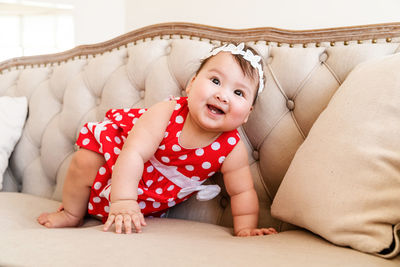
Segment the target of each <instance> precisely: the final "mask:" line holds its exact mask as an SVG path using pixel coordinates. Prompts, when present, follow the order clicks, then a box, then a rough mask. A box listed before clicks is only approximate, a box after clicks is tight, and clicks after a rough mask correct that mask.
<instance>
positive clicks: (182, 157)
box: [179, 155, 187, 160]
mask: <svg viewBox="0 0 400 267" xmlns="http://www.w3.org/2000/svg"><path fill="white" fill-rule="evenodd" d="M179 159H180V160H185V159H187V155H182V156H180V157H179Z"/></svg>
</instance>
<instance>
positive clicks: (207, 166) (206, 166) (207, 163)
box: [201, 161, 211, 170]
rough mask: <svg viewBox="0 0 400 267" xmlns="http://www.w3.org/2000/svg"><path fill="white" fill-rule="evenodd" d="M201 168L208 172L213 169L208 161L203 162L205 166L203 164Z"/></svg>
mask: <svg viewBox="0 0 400 267" xmlns="http://www.w3.org/2000/svg"><path fill="white" fill-rule="evenodd" d="M201 167H203V169H206V170H207V169H209V168H211V163H210V162H208V161H206V162H203V164H201Z"/></svg>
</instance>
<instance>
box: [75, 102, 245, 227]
mask: <svg viewBox="0 0 400 267" xmlns="http://www.w3.org/2000/svg"><path fill="white" fill-rule="evenodd" d="M175 100H176V106H175V110H174V112H173V113H172V116H171V119H170V121H169V124H168V126H167V129H166V131H165V134H164V138H163V140H162V142H161V143H160V145H159V148H158V150H157V151H156V153H155V154H154V156H153V157H152V158H151V159H150V160H149V161H148V162H146V163H145V164H144V171H143V175H142V178H141V180H140V181H139V185H138V204H139V207H140V208H141V211H142V213H143V214H144V215H145V216H149V215H151V216H161V215H162V214H163V212H164V211H165V210H166V209H168V208H170V207H173V206H175V205H176V204H178V203H180V202H182V201H184V200H186V199H188V198H189V197H190V196H191V195H193V194H194V193H196V192H197V198H198V199H199V200H208V199H211V198H213V197H215V196H216V195H217V194H218V193H219V191H220V188H219V187H218V186H217V185H202V183H203V182H204V181H205V180H207V178H209V177H211V176H212V175H213V174H214V173H215V172H217V171H219V169H220V168H221V165H222V163H223V162H224V160H225V158H226V156H227V155H228V154H229V153H230V152H231V151H232V149H233V148H234V147H235V145H236V144H237V143H238V141H239V140H240V136H239V133H238V131H237V130H233V131H230V132H224V133H222V134H221V135H219V137H218V138H217V139H216V140H215V141H213V142H212V143H211V144H210V145H208V146H206V147H201V148H194V149H187V148H184V147H182V146H181V145H180V144H179V135H180V133H181V131H182V128H183V125H184V123H185V120H186V116H187V114H188V111H189V110H188V105H187V98H186V97H180V98H176V99H175ZM144 112H146V109H113V110H109V111H108V112H107V113H106V119H105V120H104V121H103V122H95V123H87V124H85V125H84V127H83V128H82V130H81V132H80V134H79V137H78V140H77V142H76V143H77V145H78V146H80V147H82V148H85V149H89V150H92V151H95V152H97V153H100V154H102V155H103V156H104V159H105V164H104V165H103V166H102V167H100V169H99V170H98V172H97V175H96V178H95V180H94V182H93V186H92V188H91V194H90V199H89V204H88V212H89V214H92V215H96V216H99V217H101V218H102V219H103V222H105V221H106V220H107V217H108V212H109V205H110V204H109V195H110V190H111V174H112V170H113V168H114V164H115V162H116V160H117V158H118V155H119V154H120V152H121V149H122V146H123V144H124V142H125V140H126V138H127V136H128V133H129V131H130V130H131V128H132V127H133V125H134V124H135V122H136V121H137V120H138V119H139V117H140V116H141V115H142V114H143V113H144Z"/></svg>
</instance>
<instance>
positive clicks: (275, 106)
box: [0, 23, 400, 267]
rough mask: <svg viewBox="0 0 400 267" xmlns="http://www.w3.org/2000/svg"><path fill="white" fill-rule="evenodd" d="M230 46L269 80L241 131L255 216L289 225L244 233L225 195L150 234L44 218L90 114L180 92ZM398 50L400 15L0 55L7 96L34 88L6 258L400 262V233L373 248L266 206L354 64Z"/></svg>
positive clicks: (2, 247) (178, 28) (172, 215)
mask: <svg viewBox="0 0 400 267" xmlns="http://www.w3.org/2000/svg"><path fill="white" fill-rule="evenodd" d="M227 41H235V42H242V41H243V42H246V43H248V44H249V45H251V46H253V47H254V48H255V49H256V50H257V51H259V52H260V54H261V55H262V56H263V58H264V61H265V64H266V67H265V73H266V80H267V82H266V89H265V90H264V92H263V93H262V95H261V96H260V98H259V100H258V102H257V103H256V106H255V108H254V111H253V112H252V114H251V117H250V119H249V121H248V123H247V124H246V125H244V127H243V128H242V129H240V132H241V134H242V136H243V140H245V142H246V144H247V147H248V152H249V159H250V164H251V170H252V174H253V178H254V183H255V186H256V190H257V193H258V196H259V201H260V216H259V225H260V226H263V227H270V226H272V227H275V228H276V229H278V230H279V231H280V233H279V234H277V235H271V236H262V237H250V238H238V237H234V236H233V235H232V228H231V227H232V218H231V213H230V205H229V199H228V197H227V194H226V193H225V192H224V193H221V194H220V195H219V196H218V197H217V198H215V199H213V200H211V201H207V202H199V201H197V200H196V199H195V198H194V199H190V200H188V201H187V202H185V203H183V204H181V205H179V206H177V207H175V208H172V209H171V210H170V211H169V212H168V214H167V218H148V219H147V223H148V226H146V227H145V229H144V231H143V233H141V234H132V235H117V234H115V233H113V232H107V233H105V232H102V231H101V225H100V222H99V221H96V220H94V219H90V218H87V220H85V224H84V225H83V226H82V227H80V228H72V229H71V228H67V229H46V228H44V227H43V226H41V225H39V224H38V223H37V222H36V217H37V216H38V215H39V214H40V213H41V212H43V211H52V210H55V209H57V207H58V206H59V204H60V202H59V201H60V200H61V193H62V185H63V181H64V177H65V173H66V169H67V166H68V163H69V161H70V159H71V156H72V154H73V153H74V151H75V149H76V147H75V145H74V141H75V139H76V138H77V135H78V132H79V130H80V128H81V126H82V125H83V124H84V123H85V122H87V121H93V120H101V119H102V118H103V116H104V114H105V112H106V111H107V110H108V109H110V108H122V107H148V106H150V105H152V104H153V103H155V102H157V101H159V100H162V99H165V98H166V97H168V96H169V95H181V94H183V93H184V88H185V85H186V83H187V82H188V80H189V79H190V77H191V76H192V75H193V72H194V71H195V69H196V67H197V66H198V60H199V59H200V58H201V57H202V56H204V55H205V54H206V53H207V51H209V50H210V48H211V47H212V46H214V45H220V44H221V42H227ZM399 46H400V24H399V23H392V24H380V25H366V26H360V27H347V28H335V29H324V30H310V31H287V30H280V29H273V28H255V29H247V30H231V29H221V28H215V27H209V26H204V25H195V24H188V23H167V24H159V25H153V26H149V27H145V28H142V29H138V30H135V31H132V32H129V33H127V34H125V35H122V36H120V37H117V38H115V39H112V40H110V41H107V42H104V43H100V44H94V45H87V46H79V47H76V48H74V49H72V50H69V51H66V52H63V53H58V54H53V55H43V56H34V57H22V58H15V59H10V60H8V61H5V62H2V63H0V96H5V95H7V96H26V97H27V99H28V106H29V113H28V117H27V120H26V123H25V126H24V129H23V132H22V136H21V138H20V139H19V142H18V143H17V145H16V146H15V149H14V151H13V153H12V155H11V157H10V160H9V166H8V169H7V170H6V172H5V173H4V180H3V190H2V191H3V192H1V193H0V214H1V217H0V265H1V266H64V265H65V266H118V265H119V266H139V265H140V266H363V267H365V266H400V256H396V254H397V252H395V253H394V252H393V251H396V250H397V249H398V234H399V232H398V228H394V229H395V230H394V234H393V238H392V239H390V243H389V244H388V248H387V249H386V250H384V251H383V252H382V253H381V254H382V255H380V256H377V255H375V254H374V253H372V254H371V253H364V252H360V251H358V250H356V249H353V248H350V247H348V246H346V244H344V245H341V246H339V245H337V244H334V243H335V242H334V241H332V240H330V241H327V239H328V240H329V238H325V237H320V236H319V235H321V236H323V235H322V234H320V233H319V232H318V231H316V234H314V233H312V232H311V231H312V230H313V228H308V229H309V230H311V231H308V230H305V229H302V228H300V227H297V226H294V225H293V224H289V223H285V222H283V221H282V220H279V219H277V218H274V217H273V216H271V212H270V207H271V204H272V202H273V200H274V197H275V195H276V193H277V191H278V188H279V186H280V184H281V182H282V180H283V179H284V177H285V173H286V172H287V170H288V168H289V165H290V164H291V162H292V159H293V157H294V156H295V153H296V151H297V150H298V148H299V146H300V145H301V144H302V143H303V141H304V140H305V139H306V137H307V136H308V134H309V132H310V129H311V128H312V126H313V124H314V122H315V121H316V120H317V118H318V117H319V115H320V113H321V112H322V111H323V110H324V109H325V108H326V107H327V105H328V103H329V102H330V100H331V98H332V96H333V95H334V94H335V92H336V91H337V89H338V88H340V86H341V84H342V83H343V82H344V81H345V80H346V78H347V77H348V75H349V73H350V72H351V71H352V70H353V69H354V68H355V67H356V66H357V65H358V64H360V63H362V62H366V61H369V60H373V59H375V60H376V59H379V58H381V57H384V56H388V55H393V54H395V53H399V52H400V48H399ZM399 75H400V74H399ZM366 78H367V77H366ZM316 164H319V163H318V162H316ZM396 164H397V163H396ZM213 182H216V183H221V178H220V177H218V176H216V177H215V179H213ZM396 186H397V188H398V185H397V184H393V188H396ZM299 190H300V189H299ZM377 190H379V188H377ZM397 192H398V191H397ZM399 195H400V193H399ZM331 197H332V195H326V198H331ZM278 204H279V203H278ZM394 204H396V203H394ZM396 205H397V206H400V203H397V204H396ZM278 208H279V207H278ZM298 212H299V213H302V210H301V209H299V210H298ZM275 213H279V210H278V211H277V212H275ZM337 219H338V220H340V218H337ZM299 225H300V226H303V227H304V225H301V224H299ZM393 225H394V223H393ZM305 228H307V227H305ZM396 242H397V243H396ZM390 246H391V247H390ZM377 252H379V251H377ZM382 256H383V257H382ZM385 257H387V258H390V259H386V258H385Z"/></svg>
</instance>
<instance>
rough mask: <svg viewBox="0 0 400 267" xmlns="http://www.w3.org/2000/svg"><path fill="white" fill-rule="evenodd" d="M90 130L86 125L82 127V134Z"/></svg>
mask: <svg viewBox="0 0 400 267" xmlns="http://www.w3.org/2000/svg"><path fill="white" fill-rule="evenodd" d="M88 132H89V131H88V129H87V128H86V127H83V128H82V129H81V134H87V133H88Z"/></svg>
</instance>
